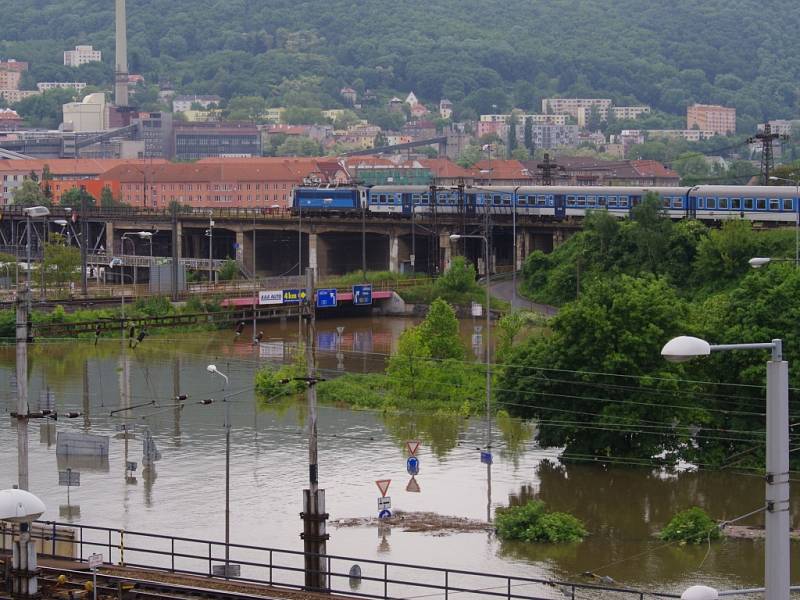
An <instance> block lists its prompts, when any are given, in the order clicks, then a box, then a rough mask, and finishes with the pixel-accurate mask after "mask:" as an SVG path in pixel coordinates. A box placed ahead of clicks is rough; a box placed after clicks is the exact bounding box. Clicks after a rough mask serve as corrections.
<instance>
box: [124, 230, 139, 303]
mask: <svg viewBox="0 0 800 600" xmlns="http://www.w3.org/2000/svg"><path fill="white" fill-rule="evenodd" d="M129 235H136V234H135V233H130V232H128V233H123V234H122V236H121V238H120V239H121V240H122V246H121V248H120V250H121V254H122V258H123V262H124V259H125V240H128V241H129V242H130V243H131V245H132V246H133V254H132V255H131V256H134V257H135V256H136V243H135V242H134V241H133V240H132V239H131V238H129V237H128V236H129ZM134 260H136V259H135V258H134ZM120 272H122V273H124V272H125V265H124V264H121V265H120ZM136 278H137V273H136V264H134V265H133V294H134V296H135V295H136V284H137V283H138V282H137V281H136ZM121 279H122V284H123V285H124V284H125V277H122V278H121Z"/></svg>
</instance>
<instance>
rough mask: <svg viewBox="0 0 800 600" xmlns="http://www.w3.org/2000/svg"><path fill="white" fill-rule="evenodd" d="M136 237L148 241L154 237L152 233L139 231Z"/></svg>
mask: <svg viewBox="0 0 800 600" xmlns="http://www.w3.org/2000/svg"><path fill="white" fill-rule="evenodd" d="M136 235H138V236H139V237H140V238H141V239H143V240H144V239H147V238H151V237H153V232H152V231H137V232H136Z"/></svg>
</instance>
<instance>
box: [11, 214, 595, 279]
mask: <svg viewBox="0 0 800 600" xmlns="http://www.w3.org/2000/svg"><path fill="white" fill-rule="evenodd" d="M26 223H27V222H26V217H25V214H24V212H23V210H22V209H21V208H20V207H15V206H8V207H5V209H3V211H2V218H1V219H0V246H2V248H0V251H3V252H6V253H11V254H17V255H18V256H19V257H20V259H21V260H24V257H25V255H26V252H27V238H26V230H27V227H26ZM212 223H213V225H212ZM487 223H488V231H489V235H490V238H491V248H492V257H491V269H492V272H500V271H508V270H511V269H512V268H513V265H514V264H515V262H516V266H517V268H520V267H521V265H522V261H523V260H524V258H525V257H526V256H527V255H528V254H530V253H531V252H533V251H534V250H542V251H544V252H550V251H551V250H552V249H553V248H554V247H555V246H557V245H558V244H559V243H561V242H562V241H563V240H564V239H566V238H567V237H568V236H569V235H571V233H573V232H574V231H576V230H577V229H579V228H580V226H581V223H580V221H575V220H569V219H567V220H564V221H555V220H552V219H547V218H542V217H538V216H535V217H529V216H527V215H509V214H490V215H488V216H487V215H482V214H480V215H473V216H470V217H467V216H465V215H461V214H440V215H430V214H426V215H422V214H417V215H415V217H414V219H413V220H412V219H410V218H408V217H405V218H403V217H399V216H397V217H395V216H390V215H380V216H379V215H374V214H370V213H366V214H363V215H361V214H355V215H350V216H337V215H331V216H327V215H326V216H316V215H296V214H292V213H290V212H289V211H278V210H267V211H264V210H260V209H258V210H256V209H228V208H219V209H191V210H186V211H177V212H170V211H145V210H141V209H120V208H109V209H101V208H92V209H88V210H87V211H86V213H85V214H83V215H78V214H77V211H69V210H67V209H63V208H59V207H57V208H53V209H52V210H51V214H50V215H49V216H48V217H46V219H32V220H31V222H30V227H31V247H32V256H33V257H37V256H38V255H39V250H40V248H41V247H42V244H43V242H44V241H45V240H46V239H47V238H48V237H49V236H52V234H53V233H60V234H61V235H64V236H65V237H67V238H68V239H69V240H70V243H71V244H74V245H77V244H79V240H80V239H81V236H82V235H83V230H84V227H85V229H86V232H87V234H88V235H87V238H88V245H87V249H88V253H89V255H90V257H91V256H99V257H102V260H103V261H106V260H107V257H116V258H118V259H120V260H118V261H117V262H118V263H119V264H121V265H123V266H124V265H131V264H135V265H137V266H146V265H147V264H149V261H150V255H151V253H152V256H153V260H158V259H163V258H170V259H177V260H178V261H183V262H184V263H185V264H186V265H187V266H188V267H189V268H195V269H198V270H209V269H218V268H219V266H220V264H221V263H222V262H223V261H224V260H225V259H234V260H236V261H237V263H239V265H240V268H241V270H242V272H243V273H245V274H246V275H247V276H250V275H252V274H256V275H259V276H276V275H282V274H293V273H296V272H297V269H298V263H299V264H300V265H301V266H302V267H312V268H314V269H315V270H316V272H317V274H318V276H320V277H324V276H326V275H335V274H342V273H346V272H351V271H357V270H360V269H361V268H362V266H366V268H367V270H386V271H392V272H401V271H410V270H412V269H413V270H414V271H415V272H421V273H430V274H435V273H437V272H440V271H442V270H443V269H444V268H446V266H447V265H448V264H449V261H450V259H451V257H452V256H454V255H456V254H464V255H466V256H467V257H468V258H469V259H470V260H472V261H473V262H474V263H475V264H476V265H477V266H478V270H479V272H481V273H483V272H484V265H483V259H482V256H483V254H482V248H481V241H480V240H477V239H466V240H463V241H460V242H451V240H450V238H449V236H450V235H451V234H453V233H460V234H483V233H484V232H485V231H486V230H487ZM209 230H211V233H212V234H211V236H209V235H208V231H209ZM140 231H146V232H153V235H152V237H149V236H140V235H138V234H137V232H140ZM514 234H516V244H514ZM151 243H152V247H151ZM254 244H255V247H254ZM515 248H516V261H514V249H515ZM209 258H210V259H212V260H211V261H210V262H209ZM254 261H255V262H254ZM90 262H91V260H90ZM113 272H114V270H113V269H109V270H108V273H109V274H110V275H112V277H111V279H113Z"/></svg>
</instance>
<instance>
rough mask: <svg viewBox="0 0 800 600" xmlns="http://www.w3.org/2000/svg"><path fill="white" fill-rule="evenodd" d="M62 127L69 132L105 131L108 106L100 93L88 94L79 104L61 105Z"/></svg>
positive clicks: (103, 95) (104, 97) (104, 96)
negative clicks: (68, 129) (66, 127)
mask: <svg viewBox="0 0 800 600" xmlns="http://www.w3.org/2000/svg"><path fill="white" fill-rule="evenodd" d="M63 112H64V119H63V122H64V125H65V126H68V127H69V128H70V129H71V131H105V130H107V129H108V106H107V105H106V95H105V94H104V93H102V92H96V93H94V94H89V95H88V96H86V97H85V98H84V99H83V100H82V101H80V102H68V103H67V104H64V105H63Z"/></svg>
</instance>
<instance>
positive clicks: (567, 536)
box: [496, 500, 587, 544]
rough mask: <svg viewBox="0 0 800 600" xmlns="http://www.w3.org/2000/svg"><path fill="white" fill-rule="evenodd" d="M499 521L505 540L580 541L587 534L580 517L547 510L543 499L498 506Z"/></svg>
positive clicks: (498, 524)
mask: <svg viewBox="0 0 800 600" xmlns="http://www.w3.org/2000/svg"><path fill="white" fill-rule="evenodd" d="M496 523H497V535H498V536H499V537H500V539H503V540H520V541H523V542H546V543H552V544H561V543H569V542H580V541H581V540H582V539H583V538H584V537H585V536H586V535H587V531H586V529H585V528H584V526H583V523H582V522H581V521H580V520H579V519H578V518H576V517H574V516H572V515H570V514H568V513H563V512H547V510H546V508H545V504H544V502H541V501H540V500H531V501H530V502H528V503H527V504H523V505H521V506H510V507H508V508H498V509H497V515H496Z"/></svg>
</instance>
